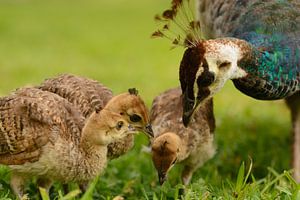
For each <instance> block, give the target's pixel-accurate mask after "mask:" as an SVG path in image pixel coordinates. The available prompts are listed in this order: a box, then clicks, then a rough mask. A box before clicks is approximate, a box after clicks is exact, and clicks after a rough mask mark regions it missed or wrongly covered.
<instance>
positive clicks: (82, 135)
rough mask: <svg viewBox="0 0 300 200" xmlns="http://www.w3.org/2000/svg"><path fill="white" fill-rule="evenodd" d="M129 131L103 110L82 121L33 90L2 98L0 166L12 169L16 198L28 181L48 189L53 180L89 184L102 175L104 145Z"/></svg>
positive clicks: (68, 106) (53, 98) (66, 105)
mask: <svg viewBox="0 0 300 200" xmlns="http://www.w3.org/2000/svg"><path fill="white" fill-rule="evenodd" d="M133 131H135V129H134V128H133V127H132V126H131V125H130V124H128V123H127V121H126V120H124V119H123V116H121V115H120V114H118V113H115V112H112V111H110V110H107V109H105V107H104V108H103V109H102V110H101V111H99V112H98V111H94V112H92V114H91V115H90V116H89V117H88V118H87V119H85V118H84V117H83V116H82V115H81V114H80V113H79V112H78V111H77V109H75V108H74V107H73V106H72V105H71V104H70V103H69V102H68V101H66V100H65V99H63V98H61V97H60V96H58V95H56V94H53V93H50V92H47V91H42V90H39V89H35V88H22V89H19V90H17V91H16V92H15V93H13V94H11V95H10V96H7V97H2V98H0V164H4V165H7V166H9V167H10V169H11V171H12V176H11V187H12V189H13V190H14V192H15V193H16V195H17V196H18V197H19V198H21V197H22V196H23V195H24V190H23V186H24V182H25V180H26V179H28V178H29V177H32V176H36V177H37V178H38V183H41V185H40V186H42V187H45V188H46V189H49V188H50V186H51V184H52V181H54V180H57V181H60V182H63V183H65V182H70V181H74V182H77V183H87V182H88V181H90V180H91V179H93V178H94V177H95V176H97V175H99V174H100V173H101V172H103V171H104V169H105V167H106V164H107V145H108V144H109V143H111V142H114V141H116V140H118V139H121V138H123V137H126V136H127V134H132V132H133Z"/></svg>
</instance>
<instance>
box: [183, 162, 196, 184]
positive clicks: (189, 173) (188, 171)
mask: <svg viewBox="0 0 300 200" xmlns="http://www.w3.org/2000/svg"><path fill="white" fill-rule="evenodd" d="M194 171H195V168H194V167H191V166H188V165H186V166H184V168H183V170H182V173H181V180H182V183H183V184H184V185H188V184H189V183H190V182H191V179H192V177H193V173H194Z"/></svg>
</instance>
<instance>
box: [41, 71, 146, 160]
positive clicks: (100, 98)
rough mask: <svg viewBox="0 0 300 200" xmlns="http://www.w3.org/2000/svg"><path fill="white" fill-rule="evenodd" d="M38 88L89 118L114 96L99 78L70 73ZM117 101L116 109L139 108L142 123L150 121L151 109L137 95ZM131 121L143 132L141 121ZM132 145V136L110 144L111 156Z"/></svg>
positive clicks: (117, 110) (46, 82)
mask: <svg viewBox="0 0 300 200" xmlns="http://www.w3.org/2000/svg"><path fill="white" fill-rule="evenodd" d="M38 88H39V89H42V90H45V91H49V92H52V93H55V94H58V95H59V96H61V97H63V98H65V99H67V100H68V101H69V102H70V103H71V104H72V105H74V106H75V107H76V108H77V109H78V110H79V112H81V113H82V114H83V115H84V117H88V116H89V115H90V114H91V113H92V112H93V111H94V110H102V109H103V107H104V106H105V105H106V104H107V103H108V102H109V101H110V100H112V99H113V94H112V91H111V90H110V89H108V88H107V87H105V86H104V85H102V84H101V83H99V82H98V81H95V80H92V79H88V78H84V77H80V76H75V75H71V74H63V75H60V76H58V77H54V78H50V79H47V80H45V81H44V82H43V83H42V84H41V85H40V86H38ZM127 100H128V101H127ZM113 101H115V99H113ZM117 101H119V105H120V106H119V107H115V108H114V110H113V111H114V112H119V113H124V114H126V113H127V110H126V109H130V110H131V111H130V112H132V111H133V110H136V111H137V112H138V114H139V115H140V116H141V118H142V120H143V121H141V123H144V124H148V123H149V117H148V110H147V108H146V106H145V104H144V102H143V100H142V99H141V98H140V97H139V96H138V95H132V98H131V99H130V100H129V98H125V96H124V98H123V99H121V98H120V99H118V100H117ZM126 101H127V102H126ZM129 101H131V102H129ZM115 104H117V103H115ZM111 109H113V108H111ZM124 118H125V116H124ZM128 120H130V118H128ZM132 124H133V125H134V126H139V127H137V128H140V130H137V131H144V130H143V129H144V128H143V127H141V124H137V123H132ZM144 132H145V131H144ZM133 144H134V137H133V135H128V136H127V137H126V138H124V139H122V140H119V141H116V142H115V143H112V144H110V145H109V146H108V154H107V156H108V158H110V159H113V158H117V157H119V156H121V155H123V154H125V153H126V152H128V151H129V150H130V149H131V148H132V147H133Z"/></svg>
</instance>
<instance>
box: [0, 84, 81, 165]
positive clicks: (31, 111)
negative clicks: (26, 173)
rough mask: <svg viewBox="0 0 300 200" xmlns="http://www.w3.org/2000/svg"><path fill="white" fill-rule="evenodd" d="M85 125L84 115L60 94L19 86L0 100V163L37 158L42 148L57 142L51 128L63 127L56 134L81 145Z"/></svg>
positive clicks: (17, 162) (15, 162) (20, 161)
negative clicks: (61, 130) (19, 87)
mask: <svg viewBox="0 0 300 200" xmlns="http://www.w3.org/2000/svg"><path fill="white" fill-rule="evenodd" d="M83 124H84V118H83V117H82V116H81V115H80V114H79V113H78V112H77V111H76V110H75V109H74V108H73V107H72V105H71V104H70V103H69V102H68V101H66V100H64V99H62V98H60V97H59V96H57V95H53V94H51V93H48V92H43V91H41V90H37V89H32V88H22V89H19V90H17V91H16V92H14V93H13V94H12V95H10V96H8V97H3V98H1V99H0V132H1V134H0V155H1V157H0V162H1V163H2V164H12V163H13V164H23V163H24V162H26V161H28V159H30V160H32V161H35V160H37V159H38V157H39V155H40V148H41V147H42V146H44V145H45V144H46V143H48V142H52V143H53V142H55V139H56V138H55V135H51V130H50V128H51V129H53V130H55V129H64V130H65V132H57V134H59V135H60V136H61V137H63V138H65V139H66V140H72V141H73V142H74V143H76V144H78V143H79V140H80V134H81V129H82V127H83ZM45 130H46V131H45ZM69 133H71V134H69Z"/></svg>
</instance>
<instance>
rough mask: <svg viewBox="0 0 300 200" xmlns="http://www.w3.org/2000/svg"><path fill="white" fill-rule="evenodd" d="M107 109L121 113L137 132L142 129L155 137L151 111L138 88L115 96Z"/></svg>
mask: <svg viewBox="0 0 300 200" xmlns="http://www.w3.org/2000/svg"><path fill="white" fill-rule="evenodd" d="M105 109H107V110H111V111H113V112H116V113H119V114H120V115H121V116H122V117H123V119H124V120H126V121H127V122H128V123H129V124H131V125H132V126H133V127H134V128H135V129H136V132H138V131H141V132H144V133H147V134H148V135H149V136H151V137H153V131H152V127H151V124H150V119H149V111H148V109H147V107H146V105H145V103H144V101H143V100H142V98H141V97H140V96H138V92H137V90H136V89H129V90H128V92H126V93H122V94H119V95H116V96H114V97H113V98H112V99H111V100H110V101H109V102H108V103H107V105H106V106H105Z"/></svg>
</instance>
